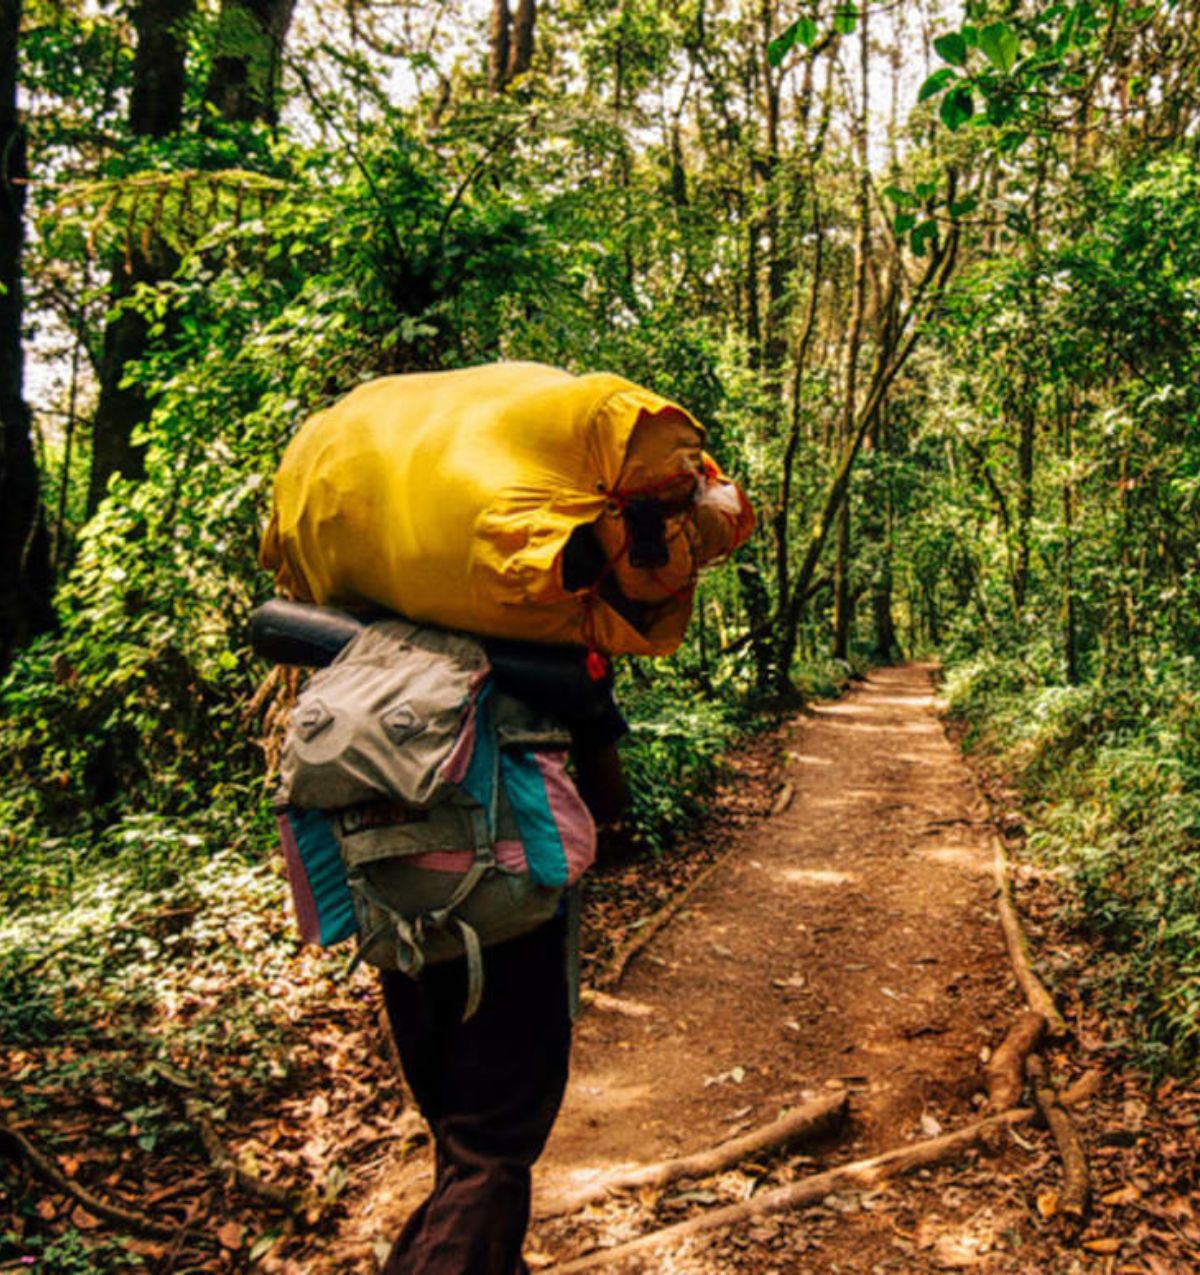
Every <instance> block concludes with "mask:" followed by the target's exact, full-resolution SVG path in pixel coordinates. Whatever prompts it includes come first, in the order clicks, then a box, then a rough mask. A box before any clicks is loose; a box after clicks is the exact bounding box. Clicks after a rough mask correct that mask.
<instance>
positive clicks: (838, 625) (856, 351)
mask: <svg viewBox="0 0 1200 1275" xmlns="http://www.w3.org/2000/svg"><path fill="white" fill-rule="evenodd" d="M869 12H870V10H869V8H868V7H867V6H866V5H864V6H863V8H862V10H861V13H860V16H859V28H858V30H859V44H858V56H859V89H858V91H859V104H858V112H857V114H856V116H855V120H854V151H855V157H856V159H857V161H858V239H857V242H856V243H855V247H854V289H853V293H852V295H851V300H850V307H851V308H850V328H849V332H848V333H847V337H846V367H845V375H844V378H843V387H844V388H843V391H842V393H843V407H842V426H841V432H840V437H839V439H838V450H839V451H841V450H842V449H844V448H845V447H846V444H847V442H848V441H849V439H850V437H851V435H852V433H853V430H854V420H855V411H856V408H857V402H858V360H859V355H860V352H861V348H862V334H863V318H864V314H865V311H866V300H867V260H868V257H869V256H870V251H871V205H870V181H871V174H870V169H869V168H868V166H867V119H868V113H869V110H870V78H869V72H870V57H871V52H870V48H871V46H870V41H869V38H868V29H869V22H868V13H869ZM852 552H853V545H852V543H851V535H850V495H849V491H847V493H846V498H845V499H844V500H843V501H842V504H841V507H840V509H839V510H838V516H837V546H836V551H835V559H834V568H833V654H834V658H835V659H839V660H846V659H849V657H850V631H851V628H852V626H853V623H854V602H853V596H852V594H851V590H850V571H851V565H852V564H851V555H852Z"/></svg>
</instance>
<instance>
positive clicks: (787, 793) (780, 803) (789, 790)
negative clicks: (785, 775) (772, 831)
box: [771, 783, 796, 818]
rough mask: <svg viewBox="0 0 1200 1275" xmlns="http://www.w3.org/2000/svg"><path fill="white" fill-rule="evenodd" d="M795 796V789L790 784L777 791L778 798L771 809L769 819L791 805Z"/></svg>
mask: <svg viewBox="0 0 1200 1275" xmlns="http://www.w3.org/2000/svg"><path fill="white" fill-rule="evenodd" d="M795 795H796V787H795V785H794V784H792V783H786V784H784V785H783V787H782V788H781V789H780V790H779V796H778V797H776V798H775V804H774V805H773V806H772V807H771V817H772V818H774V817H775V816H776V815H781V814H783V812H784V811H785V810H786V809H787V808H788V807H789V806H790V805H791V804H792V798H793V797H794V796H795Z"/></svg>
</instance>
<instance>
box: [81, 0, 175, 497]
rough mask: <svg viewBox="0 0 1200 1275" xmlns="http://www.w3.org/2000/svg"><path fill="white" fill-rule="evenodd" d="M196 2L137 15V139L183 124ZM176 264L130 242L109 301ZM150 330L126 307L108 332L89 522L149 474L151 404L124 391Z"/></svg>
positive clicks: (161, 4)
mask: <svg viewBox="0 0 1200 1275" xmlns="http://www.w3.org/2000/svg"><path fill="white" fill-rule="evenodd" d="M191 12H192V0H142V3H140V4H139V5H138V6H137V7H136V9H135V10H134V13H133V25H134V30H135V31H136V33H137V51H136V53H135V55H134V62H133V90H132V94H131V97H130V104H129V126H130V129H131V131H132V132H133V133H134V135H135V136H137V137H167V136H169V135H170V134H171V133H174V132H176V131H178V129H179V125H180V122H181V121H182V119H183V96H184V89H185V87H186V80H187V67H186V32H185V30H184V25H185V23H186V21H187V18H188V17H189V16H190V14H191ZM175 265H176V261H175V258H174V254H172V253H171V252H169V251H168V250H167V249H166V248H165V247H164V246H163V245H161V244H154V243H151V244H150V245H149V251H148V252H143V251H142V245H141V244H134V243H130V244H128V245H127V251H126V253H125V255H124V257H123V258H119V259H118V260H116V261H115V262H114V263H113V272H112V285H111V288H110V291H109V297H110V300H111V301H112V304H113V305H114V306H118V305H120V304H121V303H122V302H124V301H126V300H128V298H129V297H131V296H132V295H133V293H134V291H135V290H136V289H137V287H138V286H139V285H140V284H148V285H150V286H154V285H155V284H158V283H161V282H162V281H163V280H164V279H167V278H169V277H170V275H171V272H172V271H173V270H174V268H175ZM148 337H149V325H148V324H147V323H146V320H145V319H143V318H142V316H141V315H140V314H137V313H135V312H134V311H132V310H130V309H128V308H122V309H121V310H120V311H119V312H118V313H117V314H116V315H115V316H114V317H113V318H112V319H110V320H109V323H108V326H107V327H106V328H105V330H104V345H103V349H102V351H101V355H100V396H99V400H98V401H97V404H96V415H95V418H94V420H93V422H92V465H91V470H90V472H89V475H88V499H87V512H88V515H89V517H90V516H91V515H92V514H93V513H95V511H96V508H97V506H98V505H99V504H100V502H101V500H103V499H104V494H105V492H106V491H107V490H108V483H109V480H110V479H111V478H112V477H113V475H114V474H123V475H124V476H125V477H126V478H132V479H137V478H140V477H141V476H142V474H143V473H144V472H145V462H144V456H143V449H142V448H141V447H140V446H138V445H136V444H135V443H134V441H133V434H134V431H135V430H136V429H137V427H138V426H139V425H141V424H142V423H143V422H144V421H145V420H147V419H148V417H149V415H150V404H149V402H148V401H147V399H146V396H145V394H144V393H143V391H142V389H141V387H140V386H137V385H130V386H122V381H123V380H124V378H125V367H126V364H128V363H130V362H133V361H135V360H137V359H140V358H141V357H142V356H143V355H144V354H145V352H146V346H147V341H148Z"/></svg>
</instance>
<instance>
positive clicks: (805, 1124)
mask: <svg viewBox="0 0 1200 1275" xmlns="http://www.w3.org/2000/svg"><path fill="white" fill-rule="evenodd" d="M848 1109H849V1096H848V1095H847V1094H844V1093H842V1094H832V1095H828V1096H825V1097H821V1098H817V1099H815V1100H814V1101H812V1102H807V1103H805V1104H804V1106H802V1107H797V1108H796V1110H795V1111H789V1112H788V1113H787V1115H785V1116H781V1117H780V1118H779V1119H778V1120H776V1121H773V1122H772V1123H771V1124H769V1125H763V1126H762V1127H761V1128H759V1129H754V1130H752V1131H751V1132H750V1133H746V1134H743V1135H742V1136H741V1137H740V1138H731V1139H730V1140H729V1141H728V1142H722V1143H720V1144H719V1145H718V1146H715V1147H709V1148H707V1149H706V1150H704V1151H697V1152H696V1153H695V1154H693V1155H687V1156H680V1157H678V1158H677V1159H674V1160H660V1161H658V1162H657V1163H655V1164H646V1165H642V1166H640V1167H639V1168H636V1169H630V1170H629V1171H628V1172H625V1173H617V1174H614V1175H613V1176H611V1177H608V1178H604V1179H603V1180H601V1181H599V1182H593V1183H589V1184H588V1185H587V1186H585V1187H583V1188H581V1189H580V1190H578V1191H575V1192H572V1193H571V1194H570V1195H565V1196H562V1197H560V1198H558V1199H556V1200H550V1201H548V1202H547V1203H546V1204H545V1205H544V1206H543V1207H541V1208H540V1209H539V1210H538V1215H539V1216H540V1217H556V1216H558V1215H559V1214H561V1213H574V1212H575V1211H576V1210H577V1209H581V1208H583V1207H584V1206H585V1205H588V1204H592V1203H594V1202H595V1201H596V1200H602V1199H603V1198H604V1197H605V1196H606V1195H608V1194H610V1193H611V1192H613V1191H623V1190H633V1189H636V1188H637V1187H646V1186H666V1185H667V1184H668V1183H670V1182H676V1181H678V1180H679V1179H680V1178H707V1177H711V1176H712V1175H713V1174H715V1173H723V1172H724V1171H725V1170H726V1169H729V1168H732V1167H733V1166H734V1165H735V1164H739V1163H740V1162H741V1161H742V1160H745V1159H746V1158H747V1157H748V1156H751V1155H755V1154H757V1153H758V1152H762V1151H775V1150H779V1149H780V1148H783V1147H787V1146H790V1145H792V1144H795V1143H797V1142H810V1141H815V1140H816V1139H817V1138H821V1137H824V1136H825V1135H826V1134H828V1133H832V1132H833V1131H834V1130H835V1129H837V1128H839V1127H840V1126H841V1125H842V1124H843V1123H844V1121H845V1119H846V1114H847V1111H848Z"/></svg>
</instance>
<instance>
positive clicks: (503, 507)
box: [259, 363, 754, 655]
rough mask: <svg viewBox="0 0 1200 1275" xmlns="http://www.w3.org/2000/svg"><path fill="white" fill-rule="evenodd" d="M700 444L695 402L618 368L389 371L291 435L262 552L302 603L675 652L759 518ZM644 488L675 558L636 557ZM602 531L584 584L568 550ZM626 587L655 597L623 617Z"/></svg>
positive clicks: (490, 631) (501, 633)
mask: <svg viewBox="0 0 1200 1275" xmlns="http://www.w3.org/2000/svg"><path fill="white" fill-rule="evenodd" d="M703 440H704V430H703V428H702V427H701V426H700V425H699V424H698V423H697V421H696V420H695V419H694V418H693V417H692V416H691V415H690V414H689V413H688V412H686V411H685V410H684V409H683V408H681V407H679V406H678V405H676V404H675V403H672V402H670V401H668V400H667V399H664V398H661V397H660V396H659V395H657V394H654V393H652V392H651V391H649V390H646V389H642V388H641V387H639V386H637V385H634V384H632V383H631V382H629V381H626V380H624V379H623V378H621V377H619V376H613V375H610V374H608V373H592V374H588V375H586V376H574V375H572V374H571V373H569V372H563V371H560V370H558V369H556V368H551V367H545V366H543V365H541V364H537V363H499V364H493V365H489V366H486V367H477V368H468V369H464V370H460V371H453V372H428V373H417V374H412V375H407V376H391V377H385V378H383V379H380V380H377V381H372V382H369V383H367V384H365V385H361V386H359V387H358V388H357V389H355V390H353V391H352V392H351V393H350V394H348V395H346V397H345V398H343V399H341V400H340V401H339V402H337V403H335V404H334V405H333V406H332V407H330V408H328V409H327V410H325V411H323V412H318V413H317V414H316V415H315V416H312V417H311V418H310V419H309V420H308V421H306V422H305V424H304V425H303V426H302V427H301V429H300V431H299V432H298V433H297V435H296V436H295V438H294V439H293V440H292V441H291V443H290V445H289V446H288V448H287V450H286V452H285V453H284V456H283V460H282V462H281V464H280V467H279V472H278V474H277V475H276V479H275V491H274V497H275V503H274V509H273V511H272V515H271V521H270V523H269V525H268V527H267V530H266V533H265V534H264V536H263V541H262V548H261V551H260V555H259V556H260V561H261V563H262V565H263V566H264V567H266V568H268V569H269V570H272V571H274V572H275V577H276V581H277V584H278V586H279V588H280V590H281V591H282V592H283V593H285V594H287V595H289V596H291V597H294V598H297V599H300V600H302V601H310V602H318V603H330V604H333V605H341V606H349V607H355V606H363V605H369V604H375V605H380V606H384V607H387V608H389V609H390V610H393V611H398V612H399V613H400V614H402V615H405V616H408V617H409V618H410V619H412V620H417V621H421V622H424V623H430V624H437V625H440V626H443V627H446V628H455V629H463V630H466V631H468V632H473V633H478V634H483V635H485V636H490V637H513V638H523V639H527V640H532V641H543V642H580V643H586V644H588V645H591V646H594V647H597V648H598V649H600V650H603V651H607V652H609V653H610V654H622V653H632V654H642V655H665V654H669V653H670V652H671V651H673V650H674V649H675V648H676V647H677V646H678V645H679V643H680V641H681V640H682V637H683V633H684V629H685V628H686V625H687V621H688V617H689V615H690V612H691V603H692V595H693V593H694V590H695V582H696V573H697V571H698V570H699V568H700V566H702V565H704V562H706V561H708V560H711V559H712V558H714V557H716V556H720V555H725V554H728V553H730V552H732V551H733V550H734V549H735V548H736V547H737V546H738V545H739V544H741V543H742V542H743V541H744V540H745V539H746V537H747V536H748V535H749V534H750V531H751V529H752V527H753V521H754V520H753V514H752V513H751V512H750V507H749V504H748V502H747V501H746V498H745V496H744V495H743V494H742V493H741V491H740V489H738V488H737V486H736V485H735V484H733V483H732V482H730V481H729V480H728V479H727V478H725V476H724V475H723V474H721V472H720V471H719V469H717V467H716V465H715V464H714V463H713V462H712V461H711V459H710V458H709V457H707V456H706V455H705V454H704V453H703V451H702V450H701V445H702V443H703ZM638 497H650V498H653V499H656V500H661V501H662V507H663V509H664V511H665V517H666V541H667V548H668V560H667V562H666V564H665V565H663V566H659V567H657V568H644V569H641V568H634V567H632V566H630V564H629V561H628V548H629V537H628V533H627V522H626V519H625V512H626V510H627V508H628V504H629V502H630V500H633V499H637V498H638ZM589 524H591V525H593V526H594V530H595V533H596V541H597V542H598V544H599V545H600V547H601V551H602V552H603V553H604V555H605V556H606V557H607V559H608V565H607V566H606V567H605V568H604V569H603V570H602V571H601V573H600V579H598V580H592V581H591V582H589V583H588V584H587V585H586V587H582V588H576V589H572V590H568V589H567V588H566V587H564V584H563V573H562V559H563V551H564V548H565V546H566V544H567V541H568V539H569V538H570V537H571V535H572V533H573V532H575V531H576V529H577V528H580V527H584V526H587V525H589ZM607 577H611V579H607V587H605V585H606V578H607ZM614 588H616V589H619V590H624V594H623V595H619V596H618V602H619V597H620V596H626V595H628V596H634V597H636V599H637V600H638V606H637V607H636V608H633V609H632V610H631V608H629V607H622V611H623V612H624V615H623V614H621V613H619V612H618V611H617V610H615V609H614V608H613V606H612V605H610V601H606V600H604V598H602V597H601V594H602V593H605V594H606V595H607V596H608V598H609V599H610V600H612V598H613V590H614Z"/></svg>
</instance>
